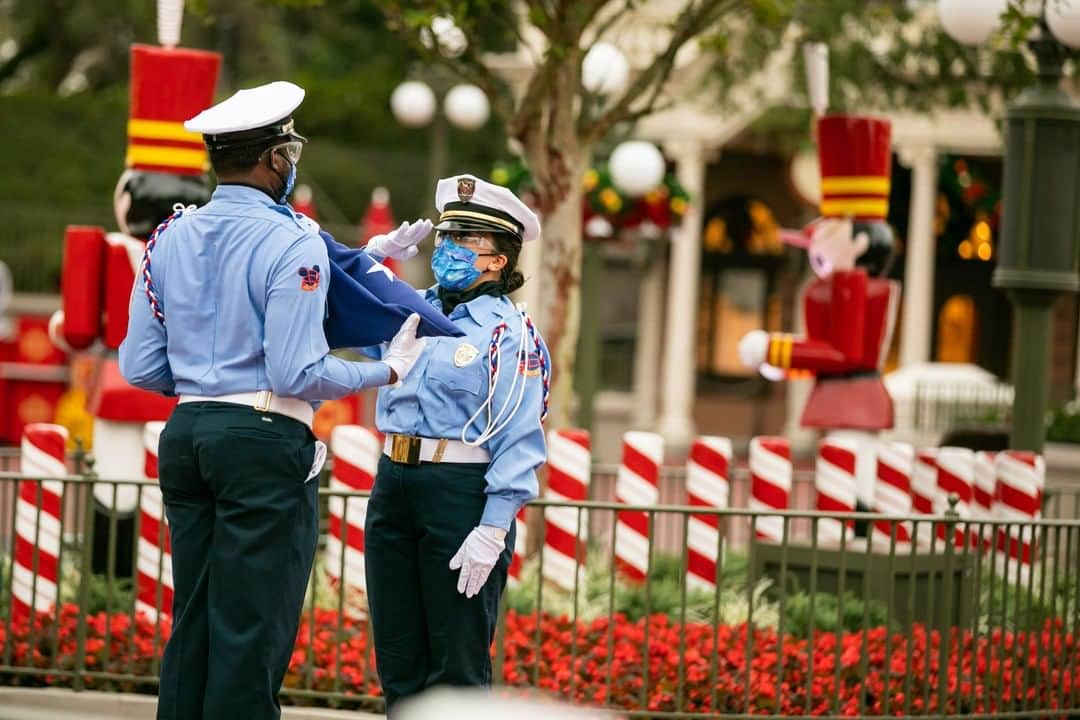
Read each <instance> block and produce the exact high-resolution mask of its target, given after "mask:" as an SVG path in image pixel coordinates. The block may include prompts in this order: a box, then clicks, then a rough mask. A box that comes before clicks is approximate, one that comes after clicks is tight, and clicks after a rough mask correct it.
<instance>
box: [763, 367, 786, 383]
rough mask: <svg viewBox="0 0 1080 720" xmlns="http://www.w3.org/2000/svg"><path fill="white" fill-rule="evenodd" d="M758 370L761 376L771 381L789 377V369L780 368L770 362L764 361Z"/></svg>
mask: <svg viewBox="0 0 1080 720" xmlns="http://www.w3.org/2000/svg"><path fill="white" fill-rule="evenodd" d="M758 372H759V373H761V377H763V378H765V379H766V380H768V381H769V382H780V381H781V380H783V379H784V378H786V377H787V371H785V370H784V369H783V368H778V367H776V366H775V365H770V364H768V363H762V364H761V366H760V367H759V368H758Z"/></svg>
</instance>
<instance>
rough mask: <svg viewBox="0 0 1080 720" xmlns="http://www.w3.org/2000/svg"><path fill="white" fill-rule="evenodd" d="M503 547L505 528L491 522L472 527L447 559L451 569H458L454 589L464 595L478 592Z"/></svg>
mask: <svg viewBox="0 0 1080 720" xmlns="http://www.w3.org/2000/svg"><path fill="white" fill-rule="evenodd" d="M505 547H506V531H505V530H503V529H502V528H497V527H493V526H491V525H477V526H476V527H474V528H473V529H472V532H471V533H469V536H468V537H466V538H465V542H463V543H461V547H460V548H458V551H457V553H455V554H454V557H452V558H450V569H451V570H457V569H458V568H461V575H459V576H458V582H457V590H458V592H459V593H462V594H464V595H465V597H467V598H471V597H473V596H474V595H476V593H478V592H480V588H482V587H484V583H485V582H487V579H488V575H490V574H491V569H492V568H493V567H495V563H496V562H498V560H499V554H500V553H502V551H503V549H504V548H505Z"/></svg>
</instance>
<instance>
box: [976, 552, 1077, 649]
mask: <svg viewBox="0 0 1080 720" xmlns="http://www.w3.org/2000/svg"><path fill="white" fill-rule="evenodd" d="M1044 539H1045V538H1044ZM1013 569H1015V565H1013ZM1057 573H1058V577H1057V582H1056V583H1055V582H1054V566H1053V564H1052V563H1048V564H1047V565H1046V566H1045V567H1041V566H1036V568H1035V570H1034V572H1033V574H1032V577H1031V579H1030V581H1029V580H1027V579H1026V578H1023V577H1021V581H1020V582H1019V583H1013V582H1009V580H1008V579H1006V578H1005V577H1004V576H1003V575H1001V574H996V575H994V576H993V577H988V576H984V577H983V578H982V581H981V583H980V585H979V588H978V603H979V617H978V627H979V630H980V632H987V631H989V630H991V629H993V628H1001V627H1008V628H1012V629H1016V630H1037V629H1040V628H1042V627H1043V625H1044V623H1045V622H1046V621H1047V620H1050V619H1052V618H1070V617H1076V614H1077V607H1078V605H1080V577H1077V575H1076V574H1075V569H1074V570H1073V571H1072V572H1070V571H1069V570H1068V569H1067V568H1066V567H1063V566H1059V567H1058V568H1057ZM1029 583H1030V588H1029Z"/></svg>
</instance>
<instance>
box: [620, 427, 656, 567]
mask: <svg viewBox="0 0 1080 720" xmlns="http://www.w3.org/2000/svg"><path fill="white" fill-rule="evenodd" d="M663 459H664V439H663V438H662V437H661V436H660V435H657V434H656V433H651V432H640V431H631V432H628V433H626V434H625V435H623V456H622V464H621V465H620V466H619V473H618V475H617V476H616V478H615V499H616V501H617V502H620V503H624V504H627V505H655V504H657V503H658V502H659V500H660V488H659V483H660V464H661V463H662V462H663ZM648 538H649V519H648V516H647V515H646V514H645V513H644V512H641V511H630V510H624V511H622V512H619V513H618V517H617V518H616V526H615V559H616V561H617V563H618V565H619V568H620V569H621V570H622V571H623V572H624V573H625V574H626V575H627V576H628V577H630V578H632V579H634V580H644V579H645V574H646V572H647V571H648V564H649V540H648Z"/></svg>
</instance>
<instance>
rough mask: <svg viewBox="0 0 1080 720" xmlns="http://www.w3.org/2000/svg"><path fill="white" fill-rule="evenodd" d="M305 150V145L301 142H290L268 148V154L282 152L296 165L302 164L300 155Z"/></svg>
mask: <svg viewBox="0 0 1080 720" xmlns="http://www.w3.org/2000/svg"><path fill="white" fill-rule="evenodd" d="M303 150H304V143H302V142H300V141H299V140H290V141H289V142H284V143H281V144H280V145H274V146H272V147H268V148H267V149H266V152H280V153H281V154H282V155H284V156H285V158H286V159H287V160H288V161H289V162H291V163H292V164H293V165H296V164H297V163H299V162H300V154H301V153H302V152H303Z"/></svg>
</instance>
